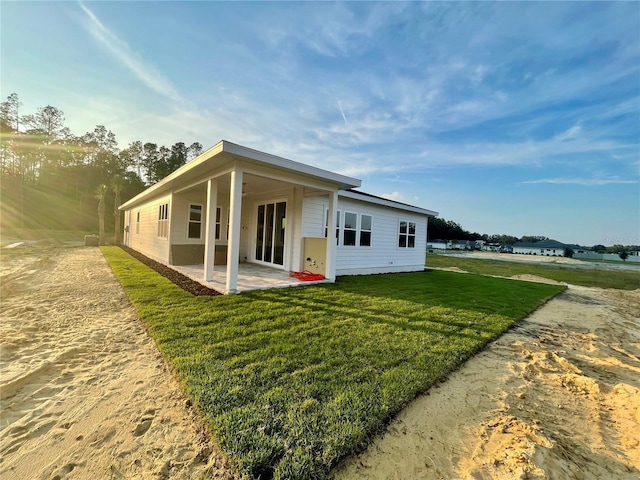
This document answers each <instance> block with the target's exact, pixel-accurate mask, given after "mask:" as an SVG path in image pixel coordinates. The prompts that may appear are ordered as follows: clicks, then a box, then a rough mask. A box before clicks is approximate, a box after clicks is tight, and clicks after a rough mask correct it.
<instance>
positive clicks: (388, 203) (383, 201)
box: [338, 190, 439, 217]
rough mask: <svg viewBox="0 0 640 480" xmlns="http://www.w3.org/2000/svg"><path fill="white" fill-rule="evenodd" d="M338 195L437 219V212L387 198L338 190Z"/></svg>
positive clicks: (354, 191)
mask: <svg viewBox="0 0 640 480" xmlns="http://www.w3.org/2000/svg"><path fill="white" fill-rule="evenodd" d="M338 195H339V196H341V197H345V198H351V199H354V200H360V201H363V202H369V203H375V204H377V205H383V206H385V207H391V208H397V209H398V210H406V211H408V212H413V213H420V214H422V215H428V216H430V217H437V216H438V215H439V213H438V212H435V211H433V210H428V209H426V208H422V207H416V206H415V205H409V204H408V203H402V202H396V201H395V200H389V199H387V198H383V197H378V196H376V195H372V194H370V193H365V192H358V191H356V190H340V191H339V192H338Z"/></svg>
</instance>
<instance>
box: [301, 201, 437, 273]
mask: <svg viewBox="0 0 640 480" xmlns="http://www.w3.org/2000/svg"><path fill="white" fill-rule="evenodd" d="M328 204H329V197H328V195H325V196H321V195H319V196H314V197H306V198H305V199H304V203H303V217H302V218H303V235H302V236H303V237H316V238H318V237H326V236H327V207H328ZM338 208H339V214H338V225H339V227H338V229H337V231H336V235H337V238H338V239H339V240H343V237H344V233H343V227H344V225H345V221H344V219H345V212H347V213H348V212H352V213H357V215H358V224H357V227H356V228H357V234H358V235H357V237H356V241H357V243H356V245H358V246H356V247H353V246H345V245H343V244H342V241H339V242H338V247H337V251H336V273H337V274H338V275H355V274H368V273H383V272H402V271H417V270H422V269H423V268H424V261H425V252H426V246H427V237H426V232H427V216H426V215H422V214H418V213H412V212H407V211H404V210H401V209H395V208H390V207H386V206H384V205H376V204H373V203H370V202H366V201H360V200H355V199H350V198H345V197H338ZM400 219H403V220H405V221H407V222H412V223H414V224H415V237H414V238H415V243H414V245H415V246H414V248H398V224H399V222H400ZM340 225H342V227H340ZM363 226H364V227H368V228H363ZM363 233H364V234H365V235H364V236H363ZM367 237H368V238H367ZM362 242H364V243H365V245H362ZM367 242H368V243H369V245H366V243H367Z"/></svg>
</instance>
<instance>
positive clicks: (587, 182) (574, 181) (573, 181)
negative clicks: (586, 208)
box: [522, 177, 638, 187]
mask: <svg viewBox="0 0 640 480" xmlns="http://www.w3.org/2000/svg"><path fill="white" fill-rule="evenodd" d="M522 183H524V184H539V183H551V184H555V185H582V186H585V187H601V186H603V185H611V184H635V183H638V181H637V180H625V179H622V178H618V177H608V178H543V179H540V180H527V181H525V182H522Z"/></svg>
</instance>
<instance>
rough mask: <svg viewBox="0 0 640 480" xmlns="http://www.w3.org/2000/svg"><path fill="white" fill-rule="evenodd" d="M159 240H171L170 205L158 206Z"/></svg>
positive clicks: (162, 204)
mask: <svg viewBox="0 0 640 480" xmlns="http://www.w3.org/2000/svg"><path fill="white" fill-rule="evenodd" d="M157 234H158V238H164V239H168V238H169V203H161V204H160V205H158V231H157Z"/></svg>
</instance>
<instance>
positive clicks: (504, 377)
mask: <svg viewBox="0 0 640 480" xmlns="http://www.w3.org/2000/svg"><path fill="white" fill-rule="evenodd" d="M523 279H525V280H537V279H536V278H529V277H527V278H523ZM639 317H640V290H636V291H621V290H603V289H597V288H585V287H574V286H570V287H569V288H568V290H567V291H565V292H564V293H562V294H560V295H559V296H558V297H556V298H555V299H553V300H551V301H550V302H548V303H547V304H546V305H545V306H543V307H542V308H541V309H539V310H537V311H536V312H534V314H532V315H531V316H530V317H528V318H527V319H525V320H524V321H522V322H521V323H520V324H519V325H518V326H517V327H515V328H514V329H512V330H511V331H510V332H509V333H507V334H505V335H504V336H502V337H501V338H500V339H498V340H497V341H496V342H494V343H493V344H491V345H490V346H489V348H488V349H487V350H485V351H484V352H482V353H480V354H479V355H477V356H476V357H474V358H473V359H471V360H470V361H469V362H467V363H466V364H465V365H464V366H463V367H462V368H461V369H460V370H459V371H457V372H455V373H454V374H452V375H451V376H450V378H448V379H447V380H446V381H445V382H443V383H442V384H441V385H440V386H438V387H436V388H432V389H431V390H430V391H429V392H428V394H426V395H422V396H420V397H419V398H417V399H416V400H415V401H414V402H412V403H411V404H410V405H409V406H408V407H407V408H406V409H405V410H403V411H402V412H401V413H400V415H399V416H398V417H397V418H396V419H395V420H394V421H393V422H392V423H391V425H390V426H389V427H388V429H387V430H386V431H385V433H384V434H383V435H381V436H379V437H378V438H376V440H375V441H374V442H373V443H372V444H371V445H370V446H369V448H368V449H367V450H366V451H365V452H364V453H362V454H361V455H358V456H355V457H352V458H349V459H347V460H346V461H344V462H343V463H342V464H341V465H340V466H339V467H338V468H337V469H336V470H335V472H334V477H335V478H336V479H450V478H465V479H551V480H555V479H593V480H600V479H605V478H606V479H614V478H615V479H629V480H631V479H634V480H637V479H638V478H640V433H639V432H640V358H639V357H640V318H639Z"/></svg>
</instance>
